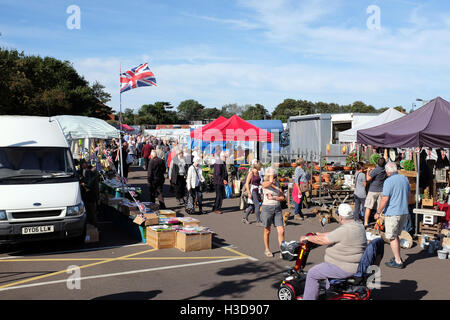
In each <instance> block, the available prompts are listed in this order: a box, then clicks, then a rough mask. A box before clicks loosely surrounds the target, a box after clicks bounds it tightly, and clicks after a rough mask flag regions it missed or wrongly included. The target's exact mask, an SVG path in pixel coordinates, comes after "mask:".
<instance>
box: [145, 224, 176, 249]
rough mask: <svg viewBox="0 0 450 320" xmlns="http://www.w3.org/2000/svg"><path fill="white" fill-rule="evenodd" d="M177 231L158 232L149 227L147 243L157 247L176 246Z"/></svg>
mask: <svg viewBox="0 0 450 320" xmlns="http://www.w3.org/2000/svg"><path fill="white" fill-rule="evenodd" d="M175 233H176V232H175V230H170V231H160V232H157V231H154V230H152V229H150V228H147V244H148V245H150V246H152V247H153V248H155V249H166V248H174V247H175V236H176V235H175Z"/></svg>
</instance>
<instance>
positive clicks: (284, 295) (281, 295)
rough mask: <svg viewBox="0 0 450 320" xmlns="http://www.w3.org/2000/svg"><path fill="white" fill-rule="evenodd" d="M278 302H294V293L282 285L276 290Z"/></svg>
mask: <svg viewBox="0 0 450 320" xmlns="http://www.w3.org/2000/svg"><path fill="white" fill-rule="evenodd" d="M278 300H295V293H294V291H293V290H292V289H291V288H290V287H289V286H287V285H285V284H283V285H281V286H280V288H279V289H278Z"/></svg>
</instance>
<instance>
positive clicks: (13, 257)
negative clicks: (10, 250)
mask: <svg viewBox="0 0 450 320" xmlns="http://www.w3.org/2000/svg"><path fill="white" fill-rule="evenodd" d="M17 258H25V257H24V256H11V257H3V258H0V260H6V259H17Z"/></svg>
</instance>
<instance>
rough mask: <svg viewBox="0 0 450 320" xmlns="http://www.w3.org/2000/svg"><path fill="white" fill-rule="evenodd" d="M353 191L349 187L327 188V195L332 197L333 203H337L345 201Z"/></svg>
mask: <svg viewBox="0 0 450 320" xmlns="http://www.w3.org/2000/svg"><path fill="white" fill-rule="evenodd" d="M353 192H354V191H353V190H351V189H348V190H345V189H327V193H328V195H329V196H330V197H331V198H332V199H333V204H337V205H340V204H342V203H346V202H347V200H349V198H351V197H352V196H353Z"/></svg>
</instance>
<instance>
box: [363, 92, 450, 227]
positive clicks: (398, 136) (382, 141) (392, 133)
mask: <svg viewBox="0 0 450 320" xmlns="http://www.w3.org/2000/svg"><path fill="white" fill-rule="evenodd" d="M449 123H450V103H449V102H447V101H446V100H444V99H442V98H440V97H438V98H436V99H433V100H431V101H430V102H429V103H427V104H426V105H424V106H423V107H421V108H419V109H418V110H416V111H414V112H412V113H410V114H408V115H405V116H404V117H401V118H399V119H397V120H394V121H391V122H389V123H387V124H383V125H379V126H376V127H373V128H369V129H364V130H358V131H357V142H358V143H359V144H363V145H371V146H375V147H382V148H413V150H414V155H415V157H414V158H413V159H412V161H413V163H414V169H415V170H414V171H407V170H400V171H399V173H400V174H403V175H405V176H407V177H408V179H409V180H410V186H411V190H415V197H414V199H413V200H414V203H415V207H416V209H414V213H415V214H416V216H415V222H416V223H415V227H416V228H415V234H416V235H419V233H420V234H427V233H428V234H429V235H431V234H432V235H433V236H436V235H437V234H439V232H438V231H439V230H442V229H446V228H448V219H447V216H446V215H445V214H444V215H436V214H430V212H427V211H423V210H424V209H429V210H434V211H441V210H442V209H444V210H445V203H446V202H448V199H447V197H444V193H445V191H446V190H450V189H447V188H448V186H449V176H448V174H447V173H448V170H449V169H450V167H449V166H444V165H443V164H442V165H440V166H437V163H429V162H423V161H421V160H419V154H424V152H425V156H426V153H427V149H428V148H438V149H439V148H449V147H450V130H449V129H448V128H449V125H448V124H449ZM438 151H439V152H442V150H438ZM428 152H430V150H428ZM447 154H448V150H447ZM438 155H439V153H438ZM424 159H426V157H425V158H424ZM447 163H448V161H447ZM428 165H430V167H431V168H430V167H428ZM429 169H431V172H432V174H433V177H432V181H433V183H432V185H431V187H428V188H425V189H422V188H421V187H420V186H421V181H420V175H421V174H422V175H423V173H424V172H425V170H429ZM422 185H423V184H422ZM420 207H422V208H420ZM441 208H442V209H441ZM418 215H423V221H422V222H421V224H418Z"/></svg>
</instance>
